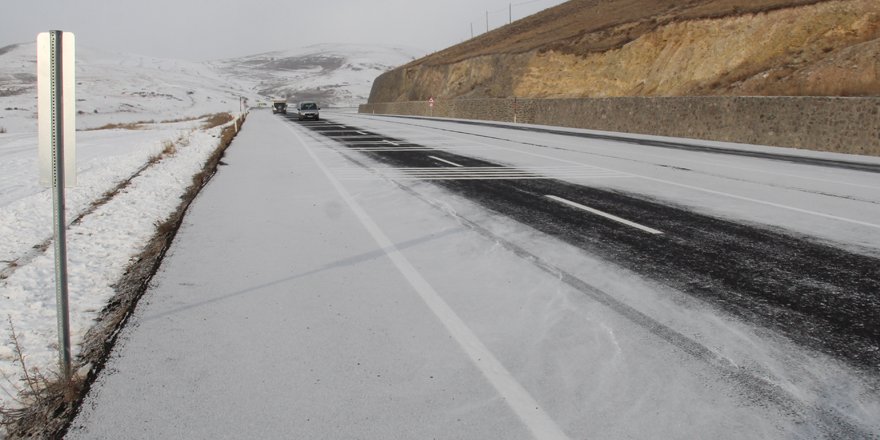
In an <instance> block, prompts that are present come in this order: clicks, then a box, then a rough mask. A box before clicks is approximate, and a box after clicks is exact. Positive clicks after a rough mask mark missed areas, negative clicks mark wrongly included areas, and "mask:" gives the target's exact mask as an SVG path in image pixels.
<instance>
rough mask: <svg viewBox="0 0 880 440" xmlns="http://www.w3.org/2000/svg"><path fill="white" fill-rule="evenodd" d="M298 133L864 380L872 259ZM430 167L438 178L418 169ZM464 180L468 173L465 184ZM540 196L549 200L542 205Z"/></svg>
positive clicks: (338, 134)
mask: <svg viewBox="0 0 880 440" xmlns="http://www.w3.org/2000/svg"><path fill="white" fill-rule="evenodd" d="M305 126H306V127H308V128H309V129H311V130H314V131H316V132H318V133H320V134H321V135H323V136H326V137H328V138H330V139H332V140H334V141H336V142H340V143H341V144H342V145H344V146H346V147H350V148H354V149H357V150H358V151H359V152H360V153H362V154H366V155H368V156H369V157H371V158H373V159H375V160H377V161H379V162H382V163H385V164H387V165H388V166H391V167H393V168H395V169H396V170H398V172H400V171H401V170H407V169H410V170H413V169H414V170H418V173H420V174H416V175H414V177H416V178H419V177H420V176H421V177H425V178H427V179H430V180H432V181H434V182H435V183H436V184H437V185H440V186H442V187H444V188H446V189H448V190H450V191H452V192H453V193H456V194H460V195H463V196H465V197H467V198H468V199H470V200H472V201H475V202H477V203H479V204H481V205H482V206H485V207H486V208H489V209H491V210H493V211H495V212H498V213H500V214H503V215H506V216H509V217H510V218H513V219H516V220H517V221H520V222H522V223H524V224H527V225H529V226H531V227H533V228H535V229H537V230H540V231H543V232H545V233H548V234H550V235H552V236H554V237H557V238H560V239H562V240H564V241H566V242H567V243H570V244H573V245H576V246H578V247H580V248H581V249H584V250H585V251H587V252H590V253H593V254H596V255H599V256H601V257H602V258H604V259H606V260H608V261H613V262H615V263H617V264H620V265H622V266H623V267H626V268H627V269H629V270H632V271H634V272H636V273H640V274H642V275H644V276H647V277H649V278H651V279H654V280H658V281H661V282H662V283H664V284H665V285H667V286H670V287H672V288H674V289H677V290H679V291H682V292H686V293H688V294H690V295H693V296H695V297H698V298H701V299H704V300H706V301H709V302H711V303H712V304H714V305H715V306H717V307H720V308H722V309H724V310H726V311H727V312H729V313H732V314H734V315H736V316H738V317H740V318H742V319H746V320H748V321H750V322H754V323H756V324H758V325H762V326H768V327H771V328H774V329H776V330H777V331H780V332H782V333H783V334H785V335H787V336H788V337H790V338H791V339H793V340H795V341H797V342H798V343H801V344H803V345H805V346H807V347H810V348H814V349H818V350H821V351H824V352H826V353H828V354H831V355H833V356H836V357H839V358H841V359H844V360H846V361H847V362H850V363H851V364H852V365H854V366H856V367H857V368H860V369H863V370H864V371H869V372H873V371H876V367H877V366H878V365H880V349H878V347H880V320H877V319H876V317H877V316H880V259H877V258H875V257H873V256H870V255H861V254H858V253H854V252H849V251H847V250H846V249H842V248H839V247H835V246H831V245H827V244H823V243H821V242H818V241H816V240H811V239H809V238H807V237H801V236H798V235H794V234H790V233H786V232H784V231H779V230H773V229H768V228H761V227H759V226H757V225H749V224H741V223H737V222H732V221H729V220H725V219H723V218H718V217H713V216H707V215H703V214H700V213H697V212H692V211H690V210H687V209H682V208H680V207H677V206H674V205H671V204H669V203H664V202H662V201H657V200H653V199H651V198H645V197H644V196H640V195H638V194H631V193H624V192H620V191H608V190H605V189H602V188H596V187H593V186H591V185H590V184H586V183H584V184H581V185H576V184H572V183H570V182H566V181H562V180H556V179H550V178H545V179H542V178H540V176H522V175H521V174H520V175H517V174H515V173H511V172H510V171H506V172H507V173H508V175H507V176H505V177H504V178H502V179H497V178H496V177H497V175H496V176H493V175H490V174H489V173H487V171H486V170H492V169H496V170H502V169H505V170H509V169H510V167H504V166H502V165H500V164H497V163H493V162H488V161H485V160H482V159H477V158H474V157H471V156H465V155H462V154H460V153H459V152H455V153H453V152H448V151H444V150H442V149H433V150H432V149H431V145H417V144H414V143H412V142H406V141H404V140H403V139H398V138H390V137H384V138H383V136H382V134H381V133H378V132H370V131H369V130H367V129H363V128H359V127H358V128H352V126H351V125H350V126H349V127H347V128H345V129H343V128H340V127H338V126H333V127H332V128H327V127H324V126H323V125H321V124H305ZM358 132H360V133H364V134H363V135H362V137H361V138H357V137H352V136H351V133H358ZM361 139H364V140H366V141H368V142H372V141H376V140H377V139H378V140H380V141H381V140H390V141H392V142H395V143H397V144H399V147H400V150H395V149H394V148H390V149H383V150H379V151H371V150H365V149H363V148H362V147H363V145H362V144H361V143H360V140H361ZM416 147H419V148H422V149H424V152H423V151H419V148H416ZM429 153H431V154H429ZM437 158H441V159H443V160H444V161H450V162H453V163H456V164H461V165H463V166H462V167H456V168H455V169H454V170H455V174H454V175H453V174H451V173H452V171H450V168H449V167H448V166H447V165H445V164H442V163H441V164H438V163H437V161H436V159H437ZM837 163H838V162H835V164H837ZM432 167H433V168H434V169H438V170H439V171H438V172H439V173H446V174H433V175H431V174H428V173H426V172H425V171H424V170H426V169H431V168H432ZM847 171H849V170H847ZM468 172H470V173H471V174H470V175H468V174H465V173H468ZM520 176H522V177H529V179H526V178H519V177H520ZM465 177H467V178H465ZM536 177H537V178H536ZM678 185H682V186H686V185H685V184H678ZM548 195H553V197H554V198H556V199H553V201H550V200H548V198H547V196H548ZM558 198H561V199H564V200H567V201H576V202H570V203H569V204H571V203H577V205H578V206H584V205H586V206H589V207H591V208H590V209H594V210H595V211H597V212H602V213H604V214H607V215H605V217H604V218H603V219H599V220H594V219H593V218H590V217H589V216H584V215H581V214H576V213H573V212H572V211H571V210H570V209H568V208H562V207H560V206H558V201H559V199H558ZM800 211H804V210H800ZM818 214H820V215H822V216H824V217H827V218H830V219H837V220H845V221H849V222H854V223H855V224H860V225H863V226H864V225H867V226H869V227H871V226H877V225H873V224H868V223H867V222H859V221H852V220H849V219H841V218H839V217H837V216H831V215H827V214H821V213H818ZM621 218H622V219H630V220H632V221H635V222H638V223H637V224H639V227H644V228H647V230H649V231H651V232H652V233H654V234H655V235H659V234H656V233H657V232H660V231H661V230H662V231H667V232H668V234H667V235H668V236H663V237H656V238H645V237H641V236H638V235H633V234H630V233H629V231H628V230H627V229H626V226H624V227H621V226H620V225H621V223H622V222H620V221H619V220H618V219H621ZM630 220H628V221H630ZM644 225H650V226H644ZM627 226H631V225H627ZM877 227H878V228H880V226H877Z"/></svg>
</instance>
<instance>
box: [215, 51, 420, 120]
mask: <svg viewBox="0 0 880 440" xmlns="http://www.w3.org/2000/svg"><path fill="white" fill-rule="evenodd" d="M423 53H424V51H421V50H419V49H415V48H410V47H403V46H397V47H385V46H374V45H339V44H319V45H314V46H308V47H304V48H301V49H297V50H290V51H279V52H267V53H262V54H258V55H251V56H246V57H241V58H231V59H226V60H220V61H216V62H212V63H209V64H210V65H212V66H214V67H216V68H217V69H218V70H219V71H221V72H224V73H226V74H227V75H229V76H231V77H234V78H238V79H240V80H243V81H250V82H252V83H253V84H254V89H253V91H254V92H255V93H257V94H259V95H262V96H264V97H270V98H271V97H276V98H287V99H288V101H290V102H296V101H301V100H314V101H318V102H319V103H321V104H323V105H326V106H333V107H352V106H356V105H358V104H361V103H364V102H366V101H367V98H368V97H369V96H370V88H371V87H372V85H373V80H374V79H375V78H376V77H377V76H379V75H381V74H382V73H384V72H386V71H388V70H390V69H392V68H394V67H397V66H400V65H402V64H405V63H408V62H409V61H412V60H413V59H415V58H416V57H418V56H421V55H422V54H423Z"/></svg>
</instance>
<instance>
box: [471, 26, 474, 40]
mask: <svg viewBox="0 0 880 440" xmlns="http://www.w3.org/2000/svg"><path fill="white" fill-rule="evenodd" d="M473 38H474V22H471V39H473Z"/></svg>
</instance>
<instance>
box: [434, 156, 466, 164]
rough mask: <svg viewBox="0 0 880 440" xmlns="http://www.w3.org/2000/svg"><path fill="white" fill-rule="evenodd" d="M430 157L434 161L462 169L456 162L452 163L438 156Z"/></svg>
mask: <svg viewBox="0 0 880 440" xmlns="http://www.w3.org/2000/svg"><path fill="white" fill-rule="evenodd" d="M428 157H430V158H431V159H434V160H439V161H440V162H444V163H448V164H449V165H452V166H454V167H460V166H461V165H459V164H457V163H455V162H450V161H448V160H446V159H440V158H439V157H437V156H428Z"/></svg>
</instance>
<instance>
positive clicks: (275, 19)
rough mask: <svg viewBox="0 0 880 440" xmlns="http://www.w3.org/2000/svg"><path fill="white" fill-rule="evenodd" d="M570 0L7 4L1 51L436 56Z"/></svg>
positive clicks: (53, 0) (20, 0)
mask: <svg viewBox="0 0 880 440" xmlns="http://www.w3.org/2000/svg"><path fill="white" fill-rule="evenodd" d="M560 3H564V1H563V0H311V1H305V0H287V1H270V0H7V1H5V2H4V5H3V7H2V12H3V14H2V16H0V47H2V46H5V45H7V44H12V43H24V42H30V41H34V40H36V35H37V34H38V33H39V32H43V31H47V30H51V29H60V30H64V31H69V32H73V33H74V34H76V37H77V44H78V45H83V46H87V47H91V48H95V49H104V50H109V51H117V52H128V53H136V54H142V55H151V56H156V57H163V58H180V59H188V60H207V59H216V58H225V57H234V56H240V55H251V54H255V53H260V52H267V51H272V50H285V49H293V48H297V47H302V46H307V45H311V44H317V43H368V44H374V43H376V44H398V45H406V46H412V47H416V48H419V49H423V50H424V51H426V52H433V51H436V50H439V49H443V48H445V47H448V46H450V45H453V44H456V43H459V42H461V41H463V40H465V39H467V38H469V37H470V26H471V23H473V27H474V33H475V34H479V33H482V32H485V30H486V11H489V12H490V14H489V25H490V28H495V27H498V26H501V25H502V24H505V23H507V20H508V5H510V4H513V18H514V20H515V19H517V18H522V17H523V16H525V15H529V14H532V13H534V12H537V11H539V10H541V9H545V8H547V7H550V6H554V5H557V4H560Z"/></svg>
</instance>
